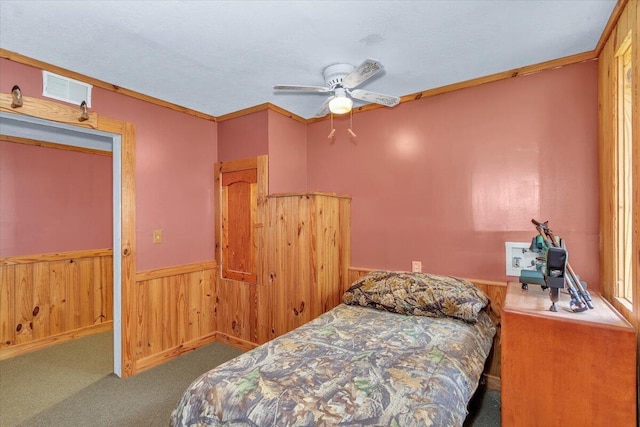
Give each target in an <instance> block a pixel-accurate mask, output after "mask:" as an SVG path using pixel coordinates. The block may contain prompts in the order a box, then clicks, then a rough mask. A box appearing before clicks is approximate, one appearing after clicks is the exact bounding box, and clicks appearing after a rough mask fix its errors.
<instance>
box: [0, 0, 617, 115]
mask: <svg viewBox="0 0 640 427" xmlns="http://www.w3.org/2000/svg"><path fill="white" fill-rule="evenodd" d="M615 3H616V2H615V0H450V1H437V0H427V1H204V0H201V1H151V0H146V1H106V0H102V1H24V0H22V1H14V0H2V1H1V2H0V47H2V48H4V49H7V50H9V51H13V52H17V53H20V54H22V55H26V56H28V57H31V58H35V59H38V60H41V61H44V62H47V63H50V64H53V65H57V66H60V67H63V68H66V69H69V70H73V71H76V72H79V73H81V74H84V75H87V76H90V77H94V78H97V79H100V80H103V81H106V82H108V83H112V84H115V85H117V86H120V87H123V88H127V89H131V90H134V91H136V92H140V93H143V94H146V95H150V96H153V97H156V98H159V99H163V100H166V101H169V102H171V103H175V104H178V105H181V106H184V107H188V108H191V109H194V110H197V111H200V112H203V113H207V114H211V115H214V116H220V115H223V114H227V113H230V112H234V111H237V110H240V109H243V108H247V107H251V106H254V105H258V104H262V103H264V102H271V103H273V104H276V105H278V106H280V107H282V108H284V109H286V110H288V111H291V112H293V113H295V114H298V115H300V116H302V117H305V118H309V117H312V116H313V115H314V114H315V113H316V111H317V110H318V109H319V108H320V106H321V104H322V103H323V101H324V99H325V97H326V96H327V95H326V94H313V93H311V94H306V93H305V94H299V93H295V94H292V93H274V91H273V89H272V87H273V85H276V84H298V85H319V86H323V85H324V80H323V77H322V70H323V69H324V68H325V67H326V66H328V65H330V64H333V63H337V62H346V63H351V64H353V65H358V64H359V63H360V62H362V61H363V60H364V59H366V58H373V59H377V60H379V61H381V62H382V63H383V64H384V66H385V71H384V72H383V73H380V74H379V75H377V76H375V77H374V78H372V79H370V80H369V81H367V82H365V83H364V84H363V85H361V86H360V88H362V89H367V90H371V91H374V92H380V93H385V94H390V95H395V96H403V95H407V94H411V93H416V92H421V91H424V90H428V89H431V88H435V87H440V86H443V85H447V84H451V83H456V82H460V81H464V80H469V79H472V78H475V77H481V76H485V75H489V74H493V73H497V72H501V71H506V70H509V69H513V68H517V67H521V66H525V65H531V64H536V63H539V62H544V61H547V60H551V59H556V58H560V57H564V56H568V55H573V54H577V53H582V52H586V51H591V50H593V49H594V48H595V46H596V44H597V42H598V40H599V38H600V35H601V34H602V31H603V30H604V27H605V25H606V23H607V21H608V19H609V16H610V15H611V12H612V10H613V8H614V6H615ZM6 84H9V85H10V86H11V85H13V83H12V82H5V86H6ZM0 90H2V91H5V92H8V91H9V88H4V87H3V88H0ZM27 95H28V94H27Z"/></svg>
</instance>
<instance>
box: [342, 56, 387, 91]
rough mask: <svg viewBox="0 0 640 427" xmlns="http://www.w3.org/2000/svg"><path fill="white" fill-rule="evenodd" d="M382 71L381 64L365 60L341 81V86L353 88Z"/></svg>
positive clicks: (372, 60) (373, 60)
mask: <svg viewBox="0 0 640 427" xmlns="http://www.w3.org/2000/svg"><path fill="white" fill-rule="evenodd" d="M383 69H384V66H383V65H382V63H381V62H379V61H376V60H375V59H366V60H365V61H364V62H363V63H362V64H360V65H358V66H357V67H356V69H355V70H353V71H352V72H350V73H349V74H347V75H346V76H345V77H344V78H343V79H342V86H343V87H345V88H347V89H351V88H354V87H356V86H358V85H359V84H361V83H362V82H364V81H365V80H368V79H369V78H371V77H373V76H374V75H375V74H377V73H378V72H380V71H382V70H383Z"/></svg>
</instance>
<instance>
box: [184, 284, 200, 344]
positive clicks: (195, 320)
mask: <svg viewBox="0 0 640 427" xmlns="http://www.w3.org/2000/svg"><path fill="white" fill-rule="evenodd" d="M187 286H188V290H187V298H188V299H187V302H188V306H187V307H188V308H187V319H188V320H187V322H188V326H187V341H193V340H195V339H198V337H200V332H201V325H200V323H201V322H202V317H201V312H200V311H201V309H202V302H201V300H202V290H201V286H200V283H199V281H198V280H194V278H193V275H191V276H189V280H188V284H187Z"/></svg>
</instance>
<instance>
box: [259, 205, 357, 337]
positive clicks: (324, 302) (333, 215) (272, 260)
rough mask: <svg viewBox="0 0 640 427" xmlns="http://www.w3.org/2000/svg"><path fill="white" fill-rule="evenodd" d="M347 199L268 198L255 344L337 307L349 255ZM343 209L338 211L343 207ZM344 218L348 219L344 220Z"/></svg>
mask: <svg viewBox="0 0 640 427" xmlns="http://www.w3.org/2000/svg"><path fill="white" fill-rule="evenodd" d="M341 199H346V200H348V198H343V197H338V196H335V195H328V194H321V193H306V194H285V195H272V196H270V197H269V198H268V201H267V210H266V212H267V220H266V226H265V234H264V238H265V243H264V244H265V250H264V251H263V253H262V256H263V257H265V271H264V272H263V280H264V284H265V289H260V290H259V299H258V313H259V319H258V324H259V331H258V336H259V339H258V341H257V342H258V343H263V342H265V341H268V340H270V339H273V338H275V337H277V336H279V335H282V334H283V333H285V332H288V331H290V330H292V329H294V328H296V327H298V326H300V325H302V324H304V323H306V322H308V321H309V320H311V319H313V318H315V317H317V316H318V315H320V314H322V313H324V312H325V311H327V310H329V309H331V308H333V307H334V306H336V305H338V304H339V302H340V297H341V296H342V292H341V289H342V278H341V271H346V268H344V267H343V266H345V265H347V264H348V263H349V257H348V256H346V257H344V258H341V255H345V254H344V253H343V254H341V253H340V250H341V249H342V250H345V249H348V247H349V242H348V239H349V237H348V233H349V227H348V221H347V222H345V223H344V224H343V225H341V224H340V221H341V215H342V214H347V215H348V207H349V205H348V204H344V205H342V204H341V202H340V200H341ZM341 207H342V208H341ZM347 218H348V216H347Z"/></svg>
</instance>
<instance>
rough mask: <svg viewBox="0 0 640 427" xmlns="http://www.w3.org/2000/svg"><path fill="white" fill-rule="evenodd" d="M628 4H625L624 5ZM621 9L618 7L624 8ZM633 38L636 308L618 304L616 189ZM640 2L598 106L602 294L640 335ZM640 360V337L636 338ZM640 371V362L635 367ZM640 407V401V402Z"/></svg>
mask: <svg viewBox="0 0 640 427" xmlns="http://www.w3.org/2000/svg"><path fill="white" fill-rule="evenodd" d="M620 3H624V2H620ZM620 3H619V4H620ZM629 34H631V61H632V64H631V72H632V79H633V83H632V84H633V87H632V94H631V99H632V106H631V110H632V124H631V127H632V129H631V133H632V138H633V139H632V146H633V149H632V163H633V171H632V176H631V181H632V183H633V207H632V210H633V219H632V223H633V226H632V227H633V232H632V243H631V252H632V254H633V255H632V261H631V262H632V264H633V277H632V283H633V304H632V306H631V307H629V305H628V304H624V303H622V302H621V301H620V300H618V298H616V292H615V290H616V286H617V279H618V278H617V271H616V270H617V263H618V259H617V255H616V252H617V250H616V234H617V226H618V224H617V218H616V217H617V215H616V211H617V209H618V201H617V194H618V187H617V183H616V166H615V165H616V157H617V149H616V146H617V142H616V141H617V127H618V115H617V111H618V105H617V101H618V96H617V90H618V75H619V74H618V72H617V64H616V62H617V60H618V58H617V57H616V55H617V53H618V50H619V49H620V47H621V45H622V44H623V42H624V41H625V39H626V38H627V36H628V35H629ZM639 50H640V2H639V1H638V0H629V1H628V2H627V3H626V5H625V6H624V8H623V9H622V12H621V14H620V17H619V18H618V21H617V23H616V25H615V26H614V27H613V29H612V31H611V34H610V35H609V37H608V38H607V39H606V41H605V43H604V46H603V48H602V51H601V52H600V56H599V57H598V103H599V136H598V142H599V145H598V158H599V174H600V177H599V184H600V185H599V187H600V188H599V194H600V290H601V292H602V294H603V296H604V297H605V298H606V299H607V300H608V301H610V302H611V304H612V305H613V306H614V307H615V308H616V310H618V311H619V312H620V313H621V314H622V315H623V316H624V317H625V318H626V319H627V320H628V321H629V322H630V323H631V324H632V325H634V326H635V328H636V330H639V329H640V93H639V92H640V84H639V82H640V54H639V53H638V51H639ZM637 348H638V354H640V334H638V347H637ZM637 369H638V371H640V362H638V366H637ZM638 400H639V405H640V396H639V397H638Z"/></svg>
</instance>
